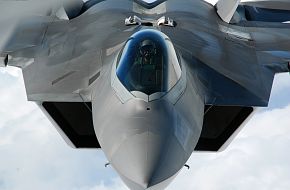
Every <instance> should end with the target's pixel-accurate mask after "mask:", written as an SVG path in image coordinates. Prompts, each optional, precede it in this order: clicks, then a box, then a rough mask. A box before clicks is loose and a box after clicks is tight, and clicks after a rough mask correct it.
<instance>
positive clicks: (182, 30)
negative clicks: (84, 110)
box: [0, 0, 290, 190]
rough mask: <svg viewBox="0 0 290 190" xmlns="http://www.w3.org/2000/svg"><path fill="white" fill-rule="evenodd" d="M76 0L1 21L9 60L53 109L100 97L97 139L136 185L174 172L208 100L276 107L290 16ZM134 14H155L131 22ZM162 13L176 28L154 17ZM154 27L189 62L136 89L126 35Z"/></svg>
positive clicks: (152, 185)
mask: <svg viewBox="0 0 290 190" xmlns="http://www.w3.org/2000/svg"><path fill="white" fill-rule="evenodd" d="M1 4H4V3H3V2H1ZM75 5H76V8H75V9H69V8H71V7H69V8H68V7H64V8H63V7H62V8H61V10H58V9H56V10H54V9H53V10H52V11H50V14H47V12H46V13H45V14H43V15H38V16H35V15H30V14H27V13H25V16H23V17H22V18H15V21H13V22H11V23H8V24H7V25H8V26H7V27H6V28H3V27H1V28H0V34H2V35H1V36H2V39H1V40H0V65H1V66H6V65H9V66H16V67H20V68H22V71H23V76H24V81H25V87H26V92H27V97H28V100H29V101H35V102H37V103H38V104H39V105H40V107H41V108H42V109H43V110H44V112H46V111H45V109H44V108H43V106H42V104H41V103H42V102H91V103H92V110H90V111H92V118H93V124H94V130H95V135H96V137H97V140H98V141H99V143H100V146H101V148H102V150H103V151H104V153H105V154H106V156H107V158H108V160H109V162H110V163H111V164H112V166H113V167H114V169H115V170H116V171H117V172H118V173H119V175H120V177H121V178H122V180H123V181H124V182H125V183H126V184H127V185H128V186H129V187H130V188H131V189H133V190H142V189H164V188H165V187H166V186H167V185H168V184H169V183H170V182H171V181H172V180H173V178H174V177H175V176H176V175H177V173H178V172H179V171H180V170H181V169H182V167H183V165H184V164H185V163H186V161H187V160H188V158H189V157H190V155H191V153H192V152H193V151H194V150H195V147H196V146H197V143H198V141H199V139H200V137H201V133H202V128H203V122H204V121H203V119H204V114H206V113H207V111H208V110H209V109H211V107H209V109H208V110H206V111H205V106H206V105H207V106H248V107H255V106H267V104H268V101H269V96H270V93H271V87H272V82H273V79H274V75H275V74H276V73H279V72H288V71H289V60H290V59H289V57H287V56H286V57H285V56H280V55H281V52H282V53H284V55H285V54H286V55H287V52H288V54H289V51H290V45H289V44H290V43H289V42H290V37H289V35H288V34H289V32H290V27H289V25H285V24H282V23H268V22H247V21H246V20H245V19H243V18H244V17H243V15H238V13H237V12H235V15H234V18H233V19H234V21H235V22H231V23H230V24H228V23H226V22H224V21H223V20H222V19H221V18H220V17H219V15H218V14H217V12H216V8H215V7H213V6H212V5H210V4H208V3H206V2H204V1H201V0H167V1H164V0H160V1H157V2H154V3H152V4H150V3H144V2H142V1H140V0H123V1H120V0H104V1H95V0H91V1H89V2H87V3H86V4H85V5H83V4H79V3H76V4H75ZM82 5H83V6H82ZM289 5H290V3H289ZM1 6H2V5H1ZM7 6H8V7H9V4H7ZM80 6H81V7H82V8H81V7H80ZM70 10H72V12H70ZM64 11H66V13H67V15H66V16H67V17H65V16H64V15H63V14H64V13H65V12H64ZM75 11H76V12H75ZM225 11H227V10H225ZM78 14H79V15H78ZM225 15H227V14H225ZM130 16H137V17H139V18H140V19H142V20H147V21H148V22H147V23H145V25H146V26H143V25H142V23H137V25H126V24H125V20H126V19H127V18H129V17H130ZM163 16H164V17H165V18H170V19H172V20H173V21H174V23H175V25H174V27H170V26H163V25H160V26H159V25H156V24H153V23H152V24H150V20H151V21H152V22H155V21H156V20H158V19H159V18H161V17H163ZM67 19H70V20H67ZM235 19H236V20H235ZM233 23H235V24H233ZM148 29H150V30H156V31H159V32H160V33H163V34H165V35H166V36H168V38H169V39H170V40H171V41H172V43H173V45H174V48H175V51H176V54H177V57H178V64H179V65H180V67H181V77H180V79H179V81H178V82H177V84H176V85H175V86H174V87H173V88H172V89H171V90H170V91H169V92H167V93H165V94H164V93H163V94H159V95H158V96H155V97H153V98H151V97H150V96H143V95H142V94H140V93H137V94H136V93H135V94H134V93H130V92H128V91H127V90H126V88H125V87H124V86H122V84H121V82H120V81H118V77H117V76H116V71H115V70H116V64H117V63H116V62H117V61H118V56H119V55H120V52H122V48H123V47H124V44H125V43H126V41H127V40H128V39H129V38H130V36H132V35H133V34H135V33H136V32H139V31H142V30H148ZM277 52H278V53H277ZM279 52H280V54H279ZM48 115H49V114H48ZM48 117H49V116H48ZM49 118H50V119H51V120H52V122H53V123H54V125H56V127H57V129H58V130H59V131H60V133H61V134H62V136H64V139H65V140H66V141H67V142H68V144H70V145H71V146H74V144H73V143H72V142H71V141H70V139H69V138H68V137H67V136H66V133H65V132H63V131H62V129H61V128H59V127H58V124H57V123H56V122H54V120H53V118H51V117H49ZM230 139H231V138H230ZM229 142H230V141H228V142H227V143H225V144H224V146H225V145H226V144H228V143H229ZM222 149H223V147H222V148H220V150H222Z"/></svg>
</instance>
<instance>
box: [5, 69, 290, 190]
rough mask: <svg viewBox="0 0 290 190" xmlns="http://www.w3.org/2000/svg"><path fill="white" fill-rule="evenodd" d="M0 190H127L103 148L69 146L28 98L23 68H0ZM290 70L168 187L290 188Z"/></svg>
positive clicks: (195, 155)
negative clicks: (265, 101)
mask: <svg viewBox="0 0 290 190" xmlns="http://www.w3.org/2000/svg"><path fill="white" fill-rule="evenodd" d="M0 94H1V96H0V190H36V189H42V190H128V189H127V187H126V186H125V185H124V184H123V183H122V181H121V180H120V178H119V177H118V175H117V174H116V173H115V172H114V170H113V169H112V168H110V167H107V168H105V167H104V164H105V163H106V162H107V160H106V158H105V156H104V154H103V152H102V151H101V150H78V149H72V148H70V147H69V146H68V145H66V143H65V142H64V140H63V139H62V138H61V136H60V135H59V134H58V133H57V131H56V130H55V128H54V127H53V126H52V124H50V122H49V121H48V119H47V118H46V117H45V116H44V114H43V113H42V112H41V111H40V110H39V108H38V107H37V106H36V105H35V104H34V103H33V102H28V101H27V99H26V94H25V88H24V83H23V79H22V75H21V71H20V70H19V69H17V68H12V67H8V68H0ZM289 114H290V75H289V74H288V73H286V74H281V75H277V76H276V78H275V82H274V85H273V93H272V95H271V99H270V104H269V107H268V108H261V109H258V110H257V113H256V114H255V115H254V116H253V118H252V119H251V120H250V121H249V123H248V124H247V125H246V126H245V127H244V129H243V130H242V131H241V132H240V133H239V134H238V136H237V137H236V138H235V139H234V140H233V142H232V143H231V144H230V145H229V147H228V148H227V149H226V150H225V151H224V152H221V153H193V154H192V156H191V157H190V159H189V161H188V165H190V166H191V169H190V170H187V169H183V170H182V171H181V172H180V174H179V175H178V176H177V178H176V179H175V180H174V181H173V183H172V184H171V185H170V186H169V187H168V190H176V189H182V190H193V189H195V190H213V189H214V190H225V189H226V190H232V189H235V190H248V189H263V190H268V189H269V190H287V189H290V180H289V179H290V152H289V147H290V116H289Z"/></svg>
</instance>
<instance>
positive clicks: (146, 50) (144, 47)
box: [140, 40, 156, 65]
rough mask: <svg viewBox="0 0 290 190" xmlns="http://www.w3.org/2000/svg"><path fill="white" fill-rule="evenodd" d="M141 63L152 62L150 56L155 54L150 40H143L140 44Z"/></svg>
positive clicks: (154, 48) (153, 45)
mask: <svg viewBox="0 0 290 190" xmlns="http://www.w3.org/2000/svg"><path fill="white" fill-rule="evenodd" d="M140 54H141V56H142V64H144V65H147V64H152V58H153V56H154V55H155V54H156V47H155V44H154V43H153V42H152V41H151V40H144V41H143V42H142V43H141V45H140Z"/></svg>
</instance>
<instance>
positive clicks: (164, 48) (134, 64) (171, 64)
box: [116, 29, 181, 96]
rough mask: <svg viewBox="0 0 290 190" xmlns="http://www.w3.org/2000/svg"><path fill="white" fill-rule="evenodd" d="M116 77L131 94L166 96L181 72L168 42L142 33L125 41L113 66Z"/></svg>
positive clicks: (163, 37) (154, 33) (154, 34)
mask: <svg viewBox="0 0 290 190" xmlns="http://www.w3.org/2000/svg"><path fill="white" fill-rule="evenodd" d="M116 74H117V77H118V79H119V80H120V82H121V83H122V84H123V86H124V87H125V88H126V89H127V90H128V91H129V92H131V93H133V94H134V93H135V92H142V93H144V94H146V95H148V96H149V95H151V94H154V93H162V92H164V93H165V92H168V91H169V90H170V89H171V88H172V87H173V86H174V85H175V84H176V83H177V81H178V80H179V78H180V76H181V68H180V65H179V62H178V59H177V55H176V52H175V50H174V47H173V45H172V42H171V41H170V40H169V38H168V37H167V36H166V35H165V34H163V33H161V32H159V31H156V30H151V29H147V30H142V31H140V32H137V33H136V34H134V35H133V36H132V37H131V38H129V39H128V40H127V42H126V44H125V46H124V48H123V50H122V51H121V54H120V56H119V59H118V62H117V68H116Z"/></svg>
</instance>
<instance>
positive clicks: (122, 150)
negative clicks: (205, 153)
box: [95, 100, 201, 190]
mask: <svg viewBox="0 0 290 190" xmlns="http://www.w3.org/2000/svg"><path fill="white" fill-rule="evenodd" d="M112 115H113V116H114V117H110V116H108V117H107V118H105V119H104V122H103V123H104V124H103V126H99V127H95V131H96V134H97V137H98V140H99V142H100V144H101V147H102V150H103V151H104V153H105V154H106V156H107V158H108V160H109V161H110V163H111V165H112V166H113V167H114V168H115V170H116V171H117V172H118V174H119V175H120V177H121V178H122V180H123V181H124V182H125V183H126V185H127V186H128V187H129V188H130V189H132V190H144V189H150V190H155V189H158V190H161V189H164V188H165V187H166V186H167V185H168V184H169V183H170V182H171V180H173V179H174V177H175V175H176V174H177V173H178V171H179V170H180V169H181V168H182V167H183V165H184V164H185V162H186V161H187V159H188V158H189V156H190V155H191V153H192V151H193V149H194V147H195V145H196V143H197V140H198V137H199V135H200V132H201V130H200V129H199V128H198V127H194V126H192V125H189V124H188V123H187V122H186V120H185V119H183V118H182V116H181V115H179V114H178V113H177V112H176V111H175V109H174V106H173V105H172V104H169V103H168V102H166V101H161V100H160V101H156V102H153V103H150V102H149V103H148V102H144V101H142V100H132V101H129V102H127V103H126V104H124V105H122V106H120V107H117V108H116V110H114V114H112Z"/></svg>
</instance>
